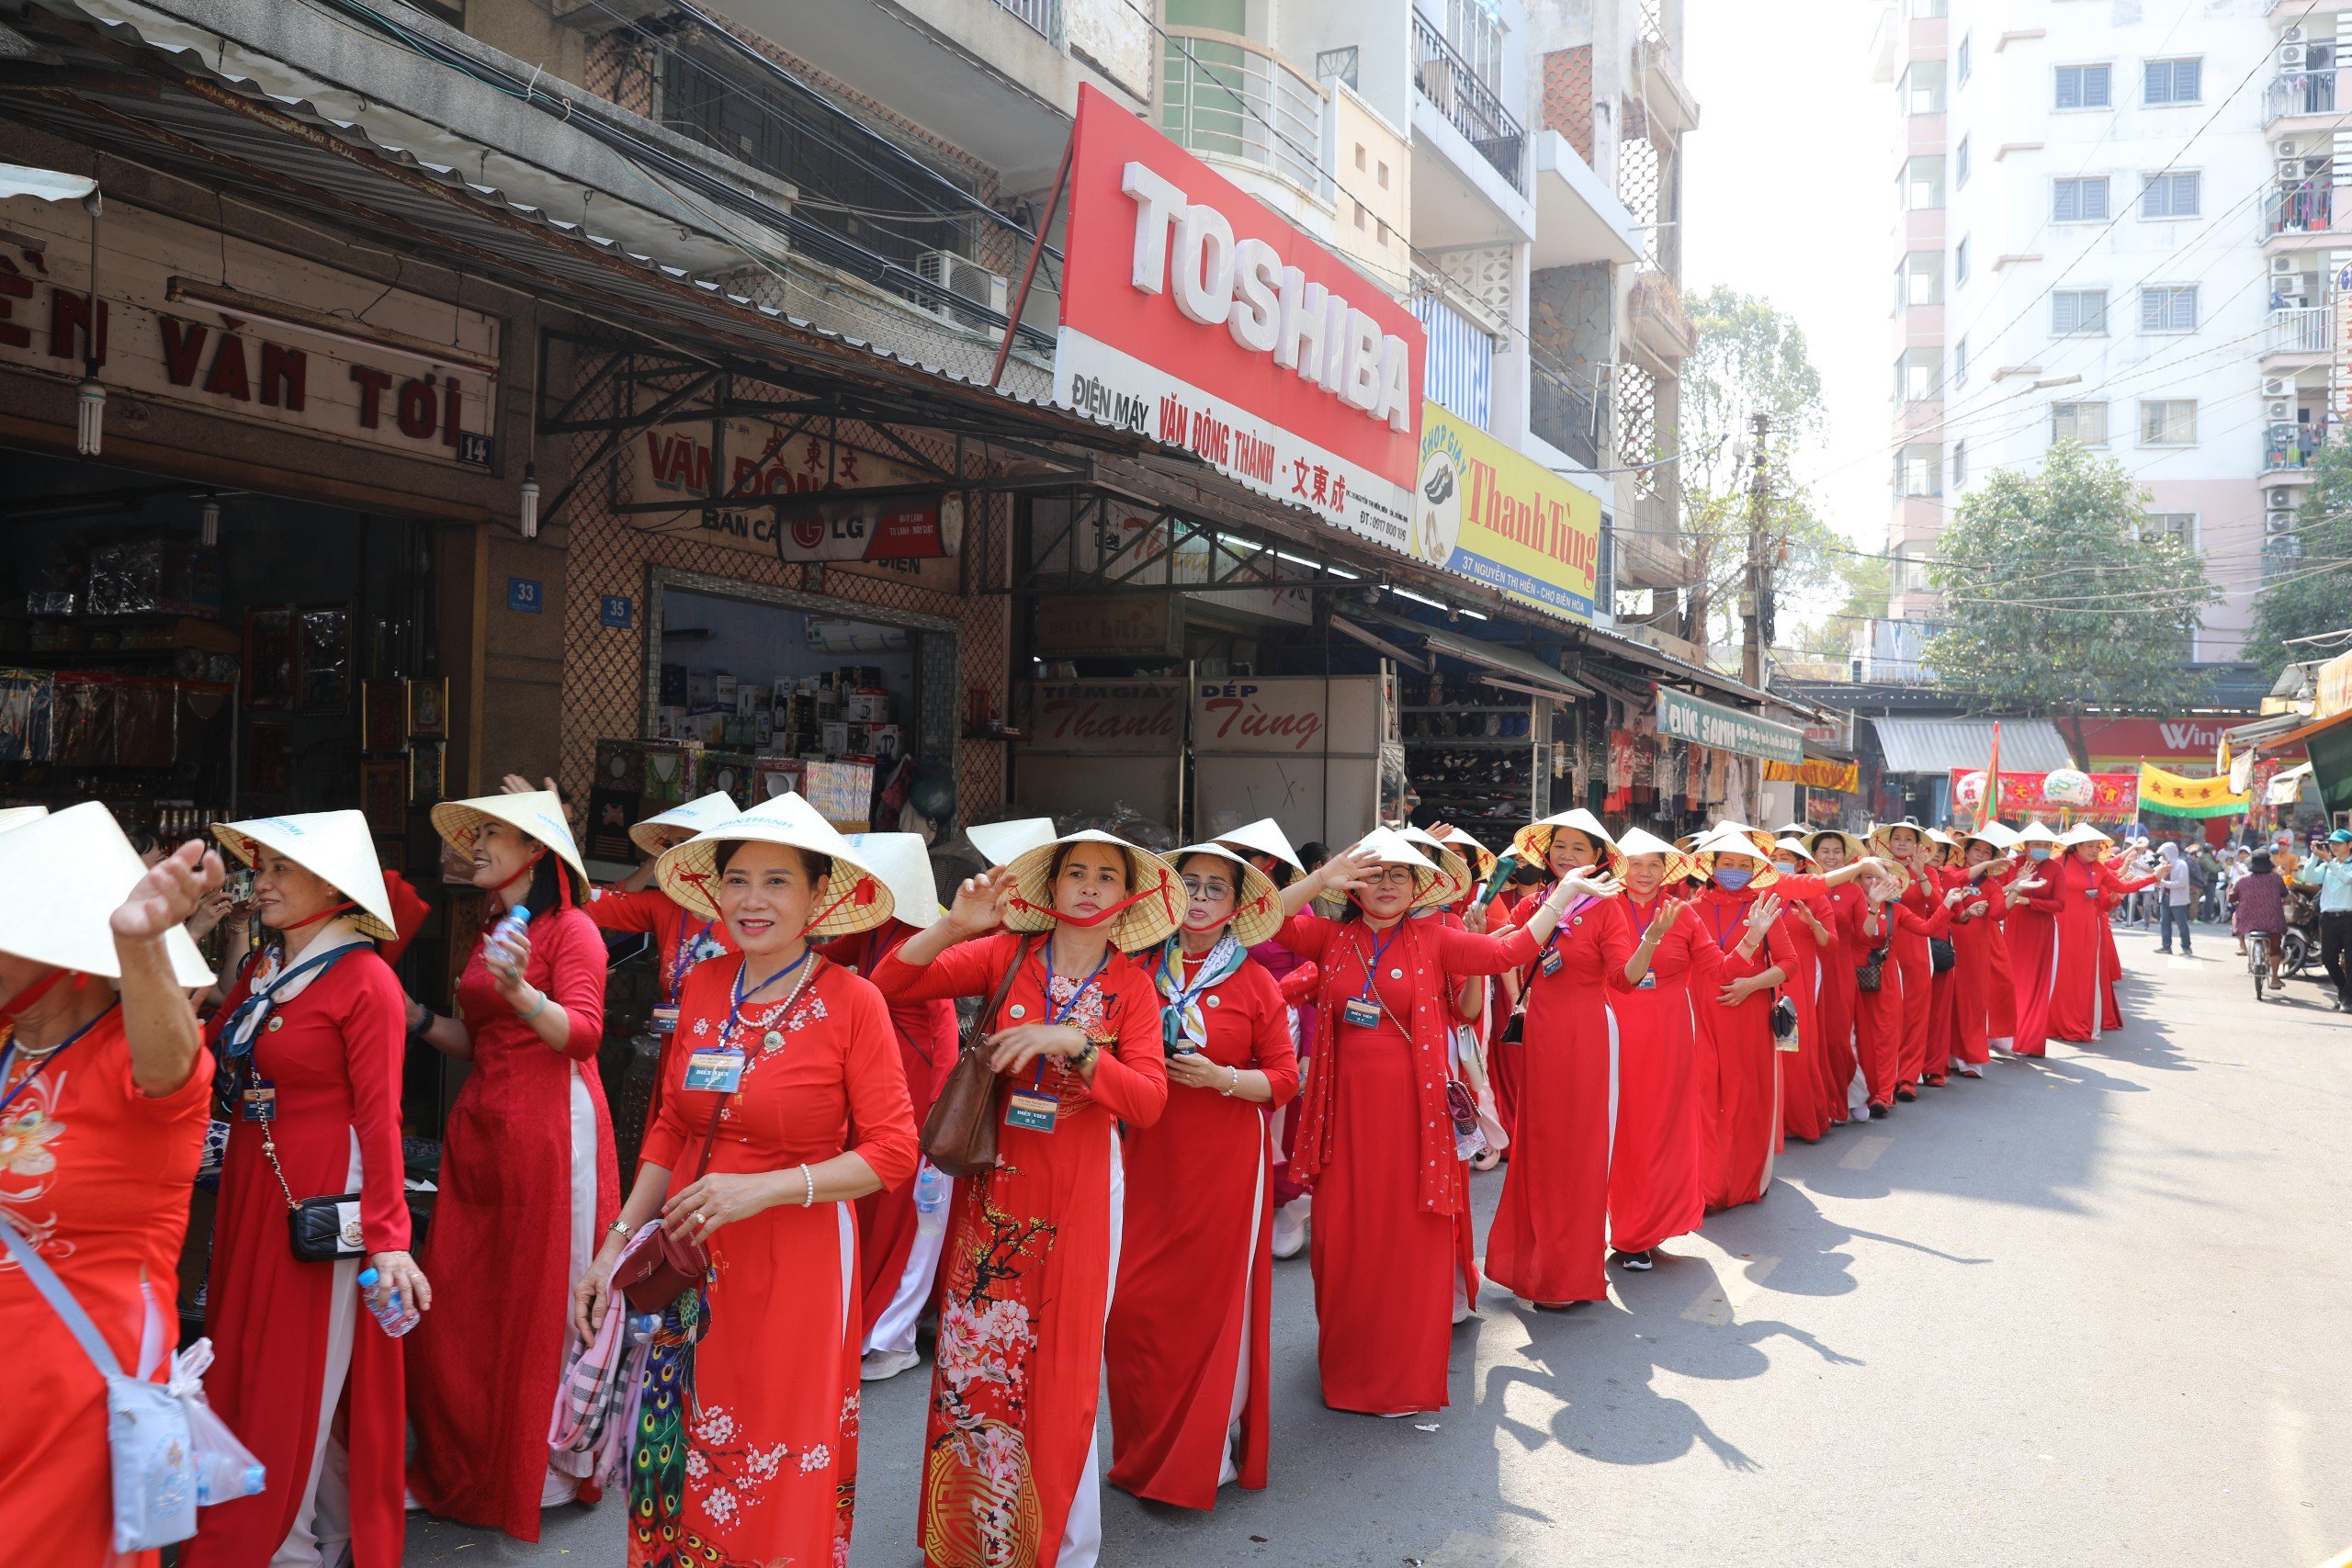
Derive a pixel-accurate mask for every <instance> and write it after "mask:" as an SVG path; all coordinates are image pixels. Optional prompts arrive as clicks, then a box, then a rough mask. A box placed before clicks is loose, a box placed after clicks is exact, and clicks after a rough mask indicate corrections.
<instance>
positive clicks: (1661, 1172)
mask: <svg viewBox="0 0 2352 1568" xmlns="http://www.w3.org/2000/svg"><path fill="white" fill-rule="evenodd" d="M1615 902H1617V903H1618V904H1620V905H1622V906H1623V909H1624V916H1625V924H1626V928H1627V930H1628V931H1631V932H1633V933H1634V934H1635V942H1636V945H1638V943H1639V933H1641V932H1643V931H1648V930H1649V928H1650V922H1651V921H1652V920H1654V919H1657V913H1658V910H1659V909H1660V908H1668V909H1672V910H1674V911H1675V912H1676V913H1675V919H1674V925H1673V928H1672V929H1671V930H1670V931H1668V933H1667V935H1666V938H1665V940H1664V941H1662V942H1659V943H1658V944H1657V948H1656V950H1655V951H1653V952H1652V953H1651V954H1650V967H1649V973H1648V975H1647V976H1645V977H1644V979H1643V982H1642V983H1641V984H1639V985H1628V984H1627V983H1626V980H1625V966H1624V964H1623V963H1620V964H1618V965H1617V967H1616V968H1615V969H1614V970H1613V971H1612V972H1611V975H1610V976H1609V985H1610V987H1611V990H1612V992H1613V993H1614V994H1613V996H1612V997H1611V1001H1610V1008H1611V1011H1613V1012H1614V1013H1615V1015H1616V1019H1617V1038H1618V1054H1617V1060H1618V1075H1617V1079H1618V1088H1617V1126H1616V1135H1615V1140H1614V1142H1613V1143H1612V1144H1611V1147H1610V1153H1609V1240H1610V1245H1611V1246H1612V1247H1616V1248H1617V1249H1618V1250H1619V1251H1621V1252H1647V1251H1649V1250H1650V1249H1651V1248H1652V1247H1657V1245H1658V1244H1660V1243H1661V1242H1665V1241H1669V1240H1671V1239H1672V1238H1674V1237H1675V1236H1678V1235H1688V1234H1689V1233H1691V1231H1695V1230H1697V1229H1698V1228H1699V1225H1700V1223H1701V1222H1702V1221H1703V1220H1704V1219H1705V1218H1706V1213H1707V1182H1706V1151H1707V1147H1708V1143H1707V1138H1706V1122H1708V1121H1710V1120H1711V1119H1712V1117H1713V1104H1714V1091H1715V1086H1714V1081H1713V1077H1707V1078H1705V1079H1703V1080H1702V1077H1701V1075H1700V1071H1699V1063H1700V1055H1699V1029H1700V1017H1701V1015H1700V1011H1699V1010H1700V1009H1701V1008H1702V1007H1712V1006H1713V1004H1714V990H1713V987H1715V985H1716V984H1717V980H1716V976H1717V972H1718V971H1719V970H1721V969H1722V967H1723V954H1722V953H1720V952H1718V951H1717V950H1716V947H1715V944H1714V942H1713V940H1712V939H1711V938H1709V937H1708V935H1707V933H1706V931H1705V930H1704V929H1703V928H1702V926H1701V925H1700V924H1699V919H1698V917H1697V916H1696V915H1695V914H1694V913H1692V911H1691V908H1689V907H1688V906H1686V905H1678V904H1677V903H1675V902H1674V901H1672V900H1671V899H1669V898H1668V897H1666V895H1665V894H1664V892H1663V891H1662V890H1661V892H1660V894H1659V895H1658V897H1656V898H1654V899H1652V900H1651V901H1650V902H1648V903H1646V904H1645V903H1643V902H1641V901H1640V900H1639V899H1637V898H1636V897H1634V895H1633V894H1632V893H1630V892H1628V893H1626V894H1624V895H1623V896H1622V897H1619V898H1618V899H1616V900H1615ZM1490 1261H1491V1260H1490ZM1595 1299H1598V1298H1595Z"/></svg>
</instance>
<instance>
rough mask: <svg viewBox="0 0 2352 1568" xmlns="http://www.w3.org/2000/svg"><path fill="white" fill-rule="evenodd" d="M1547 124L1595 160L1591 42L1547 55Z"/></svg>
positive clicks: (1588, 160)
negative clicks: (1593, 148)
mask: <svg viewBox="0 0 2352 1568" xmlns="http://www.w3.org/2000/svg"><path fill="white" fill-rule="evenodd" d="M1544 128H1545V129H1546V130H1556V131H1558V132H1559V133H1560V134H1561V135H1563V136H1565V137H1566V138H1567V139H1568V145H1569V146H1571V147H1574V148H1575V149H1576V150H1577V157H1579V158H1582V159H1583V160H1584V161H1585V162H1586V163H1588V164H1589V163H1591V162H1592V46H1591V45H1590V44H1589V43H1580V44H1578V45H1577V46H1576V47H1575V48H1574V49H1555V50H1554V51H1551V52H1550V53H1549V54H1546V55H1545V56H1544Z"/></svg>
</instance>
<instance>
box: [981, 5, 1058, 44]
mask: <svg viewBox="0 0 2352 1568" xmlns="http://www.w3.org/2000/svg"><path fill="white" fill-rule="evenodd" d="M996 3H997V6H998V8H999V9H1001V10H1005V11H1010V12H1012V14H1013V15H1014V16H1016V17H1020V18H1021V19H1022V20H1023V21H1024V22H1026V23H1028V24H1029V26H1030V27H1031V28H1034V29H1035V31H1036V33H1037V36H1038V37H1040V38H1042V39H1046V40H1047V41H1048V42H1051V43H1056V44H1058V43H1060V42H1061V37H1062V5H1061V0H996Z"/></svg>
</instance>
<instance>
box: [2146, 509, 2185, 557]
mask: <svg viewBox="0 0 2352 1568" xmlns="http://www.w3.org/2000/svg"><path fill="white" fill-rule="evenodd" d="M2137 532H2138V534H2139V536H2140V537H2142V538H2143V539H2178V540H2179V541H2180V542H2181V543H2182V544H2184V545H2187V546H2188V547H2189V548H2191V549H2195V548H2196V547H2197V513H2194V512H2151V513H2145V514H2144V515H2143V516H2142V517H2141V519H2140V525H2139V528H2138V530H2137Z"/></svg>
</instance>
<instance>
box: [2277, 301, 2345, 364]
mask: <svg viewBox="0 0 2352 1568" xmlns="http://www.w3.org/2000/svg"><path fill="white" fill-rule="evenodd" d="M2333 314H2335V312H2334V311H2332V310H2329V309H2328V308H2327V307H2326V306H2324V305H2302V306H2293V307H2289V308H2285V309H2280V310H2272V311H2271V312H2270V330H2269V333H2268V334H2267V336H2266V337H2264V339H2263V340H2262V352H2263V353H2265V354H2325V353H2326V352H2327V348H2328V344H2327V329H2328V318H2329V317H2330V316H2331V315H2333Z"/></svg>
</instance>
